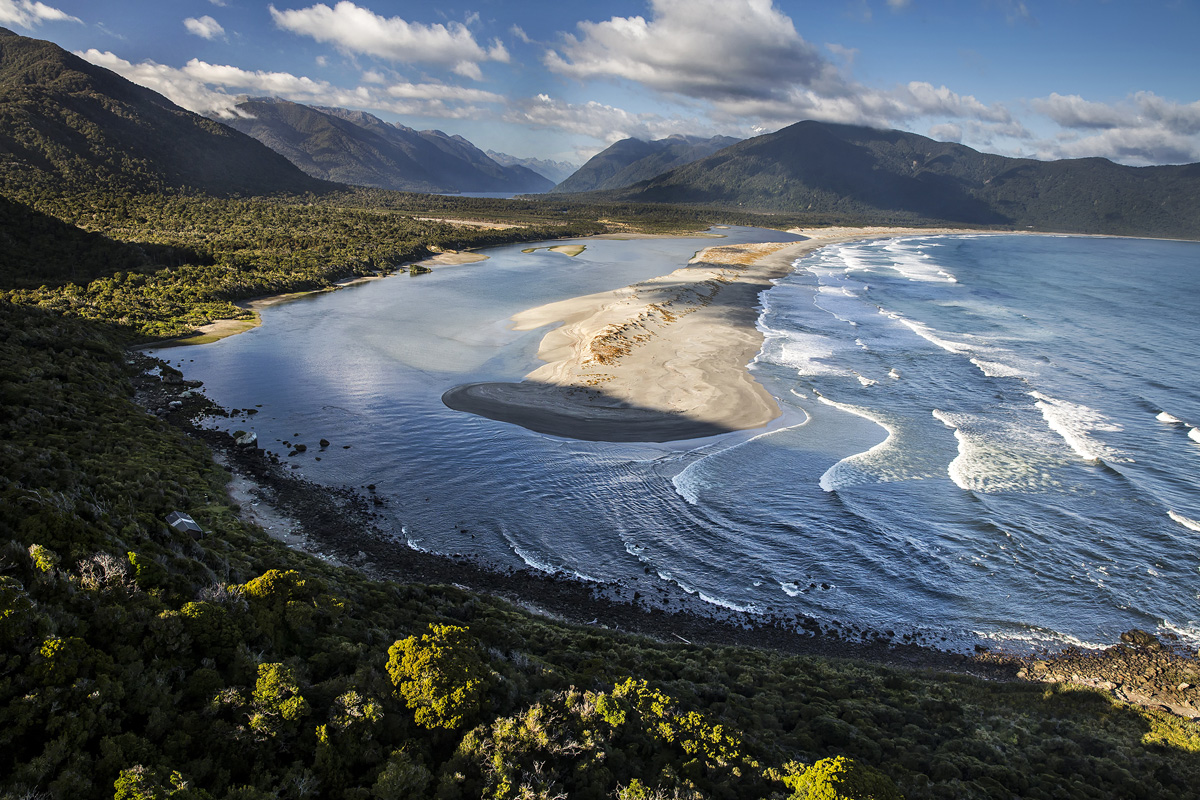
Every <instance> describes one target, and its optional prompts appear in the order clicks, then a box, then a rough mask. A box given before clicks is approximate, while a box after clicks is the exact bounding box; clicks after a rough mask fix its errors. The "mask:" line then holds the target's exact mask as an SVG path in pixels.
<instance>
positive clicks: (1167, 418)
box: [1155, 411, 1187, 425]
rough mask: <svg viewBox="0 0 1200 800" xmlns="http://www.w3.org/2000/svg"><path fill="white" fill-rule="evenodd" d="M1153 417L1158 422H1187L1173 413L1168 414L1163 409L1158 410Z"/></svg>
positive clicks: (1169, 423) (1184, 423)
mask: <svg viewBox="0 0 1200 800" xmlns="http://www.w3.org/2000/svg"><path fill="white" fill-rule="evenodd" d="M1155 419H1156V420H1158V421H1159V422H1165V423H1167V424H1168V425H1186V424H1187V423H1186V422H1184V421H1183V420H1181V419H1180V418H1179V417H1177V416H1175V415H1174V414H1168V413H1167V412H1165V411H1160V412H1158V415H1157V416H1156V417H1155Z"/></svg>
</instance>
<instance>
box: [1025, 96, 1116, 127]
mask: <svg viewBox="0 0 1200 800" xmlns="http://www.w3.org/2000/svg"><path fill="white" fill-rule="evenodd" d="M1030 105H1031V106H1032V107H1033V110H1034V111H1036V112H1038V113H1039V114H1045V115H1046V116H1047V117H1049V118H1050V119H1052V120H1054V121H1055V122H1056V123H1058V124H1059V125H1062V126H1063V127H1064V128H1115V127H1117V126H1119V125H1122V124H1128V123H1129V122H1130V121H1132V115H1131V114H1129V113H1128V112H1125V111H1121V110H1119V109H1117V108H1115V107H1113V106H1110V105H1106V104H1104V103H1094V102H1091V101H1088V100H1084V99H1083V98H1082V97H1080V96H1079V95H1077V94H1072V95H1061V94H1058V93H1057V92H1054V93H1052V94H1051V95H1050V96H1049V97H1042V98H1038V99H1036V100H1034V101H1033V102H1032V103H1031V104H1030Z"/></svg>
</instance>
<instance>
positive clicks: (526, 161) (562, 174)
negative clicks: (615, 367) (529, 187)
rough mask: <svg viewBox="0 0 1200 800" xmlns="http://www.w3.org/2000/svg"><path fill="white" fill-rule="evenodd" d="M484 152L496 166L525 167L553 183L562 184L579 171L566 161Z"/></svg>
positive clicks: (577, 166) (576, 166)
mask: <svg viewBox="0 0 1200 800" xmlns="http://www.w3.org/2000/svg"><path fill="white" fill-rule="evenodd" d="M485 152H486V153H487V154H488V157H489V158H490V159H492V160H493V161H495V162H496V163H497V164H501V165H503V166H506V167H511V166H519V167H527V168H528V169H531V170H533V171H534V172H536V173H537V174H538V175H541V176H542V177H544V178H547V179H548V180H551V181H553V182H554V183H562V182H563V181H565V180H566V179H567V178H569V177H571V175H573V174H574V173H575V171H576V170H578V169H579V165H578V164H572V163H570V162H567V161H551V160H550V159H545V158H518V157H517V156H510V155H509V154H508V153H497V152H496V151H495V150H487V151H485Z"/></svg>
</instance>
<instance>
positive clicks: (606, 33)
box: [544, 0, 1012, 130]
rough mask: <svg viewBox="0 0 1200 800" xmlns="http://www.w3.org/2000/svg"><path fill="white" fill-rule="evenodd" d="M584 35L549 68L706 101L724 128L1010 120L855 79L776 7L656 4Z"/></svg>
mask: <svg viewBox="0 0 1200 800" xmlns="http://www.w3.org/2000/svg"><path fill="white" fill-rule="evenodd" d="M579 33H580V36H578V37H576V36H573V35H565V36H564V40H563V44H562V45H561V46H560V47H558V48H557V49H552V50H549V51H548V52H547V53H546V55H545V57H544V62H545V63H546V65H547V66H548V67H549V68H550V69H552V70H554V71H556V72H558V73H560V74H563V75H567V76H570V77H574V78H579V79H593V78H609V79H618V80H627V81H633V82H636V83H640V84H642V85H643V86H646V87H648V88H650V89H653V90H655V91H658V92H661V93H664V94H669V95H678V96H681V97H683V98H685V99H686V100H687V101H688V102H695V101H700V102H701V103H703V104H708V105H710V106H711V108H712V116H713V118H714V120H716V121H717V122H718V123H720V124H721V125H722V126H724V127H726V128H728V127H730V126H732V125H734V124H735V123H736V124H737V126H738V128H739V130H745V129H746V127H747V124H748V123H749V124H754V123H772V124H775V123H781V124H786V123H791V122H795V121H797V120H800V119H805V118H811V119H820V120H825V121H829V122H843V123H850V124H860V125H873V126H876V127H885V128H886V127H892V126H895V125H897V124H900V123H904V122H907V121H911V120H914V119H919V118H924V117H930V118H940V119H937V120H936V121H937V122H948V121H949V120H951V119H969V120H978V121H984V122H989V123H1001V124H1003V123H1010V122H1011V121H1012V116H1011V114H1010V113H1009V111H1008V110H1007V109H1006V108H1005V107H1004V106H1002V105H986V104H984V103H982V102H980V101H979V100H977V99H976V98H975V97H973V96H971V95H961V94H958V93H956V92H953V91H951V90H950V89H948V88H947V87H945V86H940V87H938V86H933V85H932V84H929V83H925V82H920V81H914V82H911V83H908V84H906V85H902V86H896V87H894V88H892V89H886V90H885V89H875V88H871V87H867V86H863V85H861V84H859V83H857V82H855V81H853V80H851V79H850V78H849V77H848V76H847V75H845V74H843V73H842V72H841V71H840V70H839V68H838V67H837V66H835V65H834V64H833V63H832V62H831V61H829V60H828V59H826V58H825V57H823V56H822V55H821V54H820V53H819V52H818V51H817V49H816V48H815V47H814V46H813V45H811V44H809V43H808V42H807V41H805V40H804V39H803V38H802V37H801V36H800V34H799V33H797V31H796V28H795V26H794V25H793V23H792V20H791V19H790V18H789V17H788V16H786V15H785V14H784V13H783V12H781V11H780V10H779V9H778V8H776V6H775V4H774V2H773V0H651V15H650V18H649V19H646V18H643V17H640V16H639V17H614V18H612V19H609V20H608V21H607V22H582V23H580V24H579ZM825 47H826V48H827V49H828V50H829V52H830V53H832V54H833V55H834V56H835V57H837V58H838V59H839V60H840V61H842V62H843V63H844V64H846V66H847V68H848V67H849V66H851V65H852V64H853V61H854V57H855V56H856V55H857V51H855V50H852V49H850V48H846V47H843V46H840V45H825ZM947 118H949V119H947Z"/></svg>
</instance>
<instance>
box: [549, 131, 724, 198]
mask: <svg viewBox="0 0 1200 800" xmlns="http://www.w3.org/2000/svg"><path fill="white" fill-rule="evenodd" d="M737 141H738V140H737V139H734V138H731V137H729V136H714V137H712V138H711V139H702V138H700V137H698V136H683V135H681V134H675V135H673V136H668V137H667V138H665V139H656V140H654V141H651V142H647V141H644V140H642V139H634V138H630V139H622V140H621V141H619V142H614V143H613V144H611V145H609V146H608V147H607V148H605V149H604V150H602V151H601V152H599V153H597V154H596V155H594V156H592V157H591V158H590V159H588V161H587V163H586V164H584V165H583V166H582V167H580V168H579V169H578V170H576V171H575V173H574V174H573V175H571V176H570V177H569V178H567V179H566V180H564V181H563V182H562V183H560V184H559V185H558V186H556V187H554V191H555V192H595V191H604V190H607V189H621V188H624V187H626V186H630V185H632V184H635V183H638V182H640V181H645V180H650V179H651V178H654V177H657V176H658V175H661V174H663V173H664V172H667V171H668V170H671V169H674V168H675V167H679V166H682V165H684V164H690V163H691V162H693V161H696V160H697V159H700V158H704V157H705V156H708V155H711V154H713V153H715V152H717V151H718V150H720V149H721V148H723V147H728V146H729V145H732V144H734V143H736V142H737Z"/></svg>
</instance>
